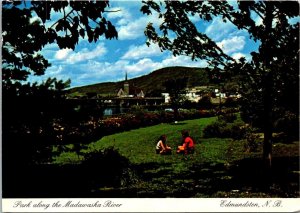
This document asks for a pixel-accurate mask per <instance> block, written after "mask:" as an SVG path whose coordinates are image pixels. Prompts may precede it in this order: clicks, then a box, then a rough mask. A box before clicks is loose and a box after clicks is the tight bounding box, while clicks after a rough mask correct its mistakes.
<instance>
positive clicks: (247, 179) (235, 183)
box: [139, 157, 299, 198]
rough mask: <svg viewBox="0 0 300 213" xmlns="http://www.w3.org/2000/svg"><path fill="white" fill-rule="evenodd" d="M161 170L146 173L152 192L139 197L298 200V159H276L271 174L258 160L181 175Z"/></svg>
mask: <svg viewBox="0 0 300 213" xmlns="http://www.w3.org/2000/svg"><path fill="white" fill-rule="evenodd" d="M143 166H145V167H147V165H143ZM148 166H149V165H148ZM160 166H161V167H164V168H166V169H164V170H160V171H159V172H157V173H149V172H147V173H143V178H144V180H145V181H148V182H149V181H152V183H151V184H149V188H150V189H151V188H152V190H149V189H148V190H147V191H146V190H144V191H143V192H142V193H140V194H139V196H140V197H177V198H180V197H260V196H264V197H299V158H298V157H278V158H274V159H273V167H272V169H271V170H270V171H267V170H266V169H265V168H264V167H263V163H262V160H261V159H257V158H248V159H244V160H241V161H236V162H234V163H233V164H232V165H224V164H214V163H205V164H199V165H192V166H191V167H190V168H189V169H188V171H185V172H181V173H179V174H175V173H174V172H172V171H170V169H169V168H168V165H160ZM155 167H157V165H155ZM153 169H154V167H153ZM166 179H167V181H166ZM162 188H163V189H165V190H161V189H162Z"/></svg>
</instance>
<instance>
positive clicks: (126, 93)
mask: <svg viewBox="0 0 300 213" xmlns="http://www.w3.org/2000/svg"><path fill="white" fill-rule="evenodd" d="M124 93H125V95H126V96H128V95H129V83H128V79H127V71H126V72H125V81H124Z"/></svg>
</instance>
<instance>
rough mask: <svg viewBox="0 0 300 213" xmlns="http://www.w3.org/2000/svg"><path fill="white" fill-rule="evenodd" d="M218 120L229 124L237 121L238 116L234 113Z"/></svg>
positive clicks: (221, 116)
mask: <svg viewBox="0 0 300 213" xmlns="http://www.w3.org/2000/svg"><path fill="white" fill-rule="evenodd" d="M218 119H219V120H223V121H225V122H227V123H233V122H234V121H235V120H236V119H237V116H236V114H234V113H228V114H224V115H220V116H219V118H218Z"/></svg>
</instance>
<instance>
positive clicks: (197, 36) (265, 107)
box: [141, 1, 299, 166]
mask: <svg viewBox="0 0 300 213" xmlns="http://www.w3.org/2000/svg"><path fill="white" fill-rule="evenodd" d="M141 11H142V12H143V13H146V14H148V15H150V14H152V12H154V11H155V12H156V13H157V14H158V16H159V17H160V18H163V22H162V24H161V25H160V26H159V29H155V28H154V27H153V25H152V23H149V24H148V26H147V27H146V30H145V35H146V36H147V38H148V41H147V44H148V45H149V44H150V42H152V43H156V44H158V45H159V47H160V48H161V49H162V50H171V51H172V52H173V54H174V55H182V54H184V55H189V56H191V58H192V59H194V60H197V59H206V60H207V61H208V62H209V66H210V67H211V68H212V69H211V70H215V71H221V70H223V71H226V72H228V73H230V74H231V75H236V74H238V75H239V76H240V78H241V81H240V82H241V86H242V88H243V90H242V91H243V92H244V93H243V99H244V102H245V103H246V104H248V106H249V105H250V106H255V107H256V108H259V109H260V111H261V113H259V112H258V111H255V110H253V111H252V113H253V115H254V116H256V117H259V118H260V119H261V120H263V125H262V128H263V132H264V146H263V150H264V151H263V158H264V159H265V160H266V162H267V164H268V165H269V166H270V165H271V155H272V132H273V124H274V119H275V118H276V113H275V111H276V110H277V111H278V110H279V109H281V111H284V109H285V110H289V111H292V112H295V113H296V114H298V101H297V98H296V97H299V95H298V81H299V79H298V68H299V48H298V47H299V34H298V33H299V22H298V23H296V24H292V23H290V19H291V18H294V17H299V3H298V2H297V1H237V8H234V7H233V6H231V5H230V4H229V3H228V2H226V1H164V3H162V2H161V3H160V4H158V3H156V2H153V1H147V2H146V1H144V5H143V6H142V7H141ZM254 15H256V16H258V17H259V18H260V19H261V20H262V24H260V25H259V24H256V23H255V20H254V19H253V17H254ZM191 16H198V17H200V19H202V20H204V21H210V20H212V18H213V17H214V16H218V17H221V18H222V20H223V21H224V22H227V21H229V22H231V23H233V24H234V25H235V26H236V27H237V28H238V29H244V30H247V31H248V33H249V35H250V36H251V38H253V39H254V40H255V41H259V42H260V46H259V48H258V51H257V52H251V53H250V54H251V56H252V58H251V61H249V62H248V61H246V60H245V59H244V58H242V59H240V60H238V61H235V60H233V59H232V58H230V57H229V56H227V55H226V54H224V53H223V52H222V50H221V49H220V48H219V47H218V46H217V45H216V44H215V42H213V41H212V40H211V39H210V38H208V37H207V35H205V34H204V33H202V32H200V31H199V30H198V29H197V27H196V26H195V24H194V23H193V22H192V21H191V19H190V17H191ZM288 79H291V80H288ZM291 93H292V94H293V96H292V97H294V98H290V97H291ZM250 97H251V98H252V100H251V99H250ZM253 100H254V101H253ZM285 101H287V103H288V104H287V103H286V102H285ZM255 102H256V103H255ZM253 103H254V104H253ZM296 108H297V110H296ZM297 117H298V116H297Z"/></svg>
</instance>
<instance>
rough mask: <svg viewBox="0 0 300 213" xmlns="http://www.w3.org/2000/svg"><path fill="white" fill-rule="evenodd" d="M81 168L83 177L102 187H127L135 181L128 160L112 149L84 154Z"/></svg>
mask: <svg viewBox="0 0 300 213" xmlns="http://www.w3.org/2000/svg"><path fill="white" fill-rule="evenodd" d="M82 167H83V170H84V171H85V172H86V174H85V175H87V176H88V177H89V178H90V179H91V180H92V181H95V182H97V183H100V184H101V185H102V186H115V187H120V186H125V185H127V186H128V185H129V184H131V183H133V182H135V181H136V176H135V173H134V171H133V169H131V164H130V162H129V160H128V159H127V158H125V157H124V156H122V155H120V153H119V152H118V150H115V149H114V148H113V147H108V148H105V149H103V150H100V151H95V152H91V153H88V154H86V155H85V160H84V161H83V163H82ZM99 180H101V181H99Z"/></svg>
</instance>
